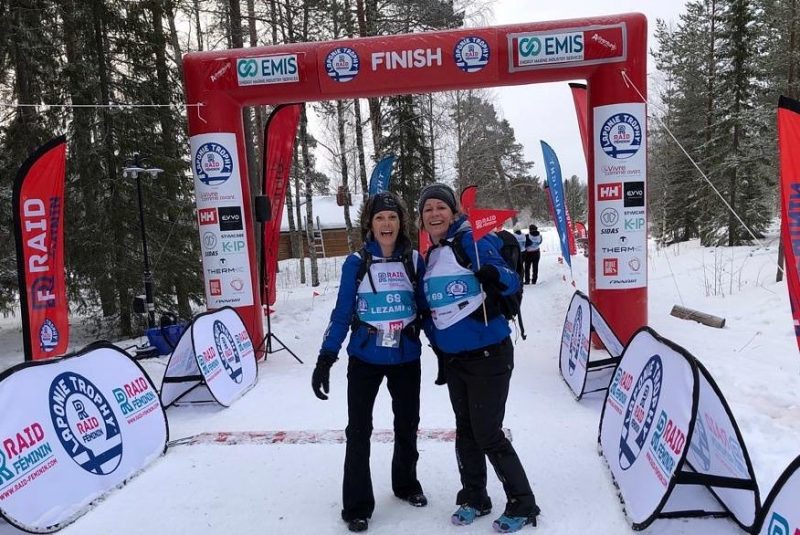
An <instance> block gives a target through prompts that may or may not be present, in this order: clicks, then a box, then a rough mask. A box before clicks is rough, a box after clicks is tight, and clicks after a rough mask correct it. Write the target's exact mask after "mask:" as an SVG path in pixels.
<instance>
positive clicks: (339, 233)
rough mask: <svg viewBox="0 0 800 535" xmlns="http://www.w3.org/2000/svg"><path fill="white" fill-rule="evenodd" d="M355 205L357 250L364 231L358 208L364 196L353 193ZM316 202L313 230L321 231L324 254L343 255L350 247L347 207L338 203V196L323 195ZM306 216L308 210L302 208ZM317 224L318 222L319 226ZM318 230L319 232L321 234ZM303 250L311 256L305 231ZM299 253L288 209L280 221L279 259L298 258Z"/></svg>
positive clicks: (355, 241) (354, 238)
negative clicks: (345, 214)
mask: <svg viewBox="0 0 800 535" xmlns="http://www.w3.org/2000/svg"><path fill="white" fill-rule="evenodd" d="M352 197H353V206H351V207H350V219H351V221H352V224H353V246H354V248H355V249H358V248H360V247H361V231H360V227H359V221H358V211H359V209H360V208H361V200H362V196H361V195H353V196H352ZM312 202H313V203H314V208H313V213H314V219H315V221H314V226H315V229H314V230H319V231H320V232H319V233H321V235H322V245H323V247H324V249H325V256H344V255H347V254H348V253H349V252H350V250H349V249H348V247H347V230H346V228H345V224H344V208H343V207H342V206H338V205H337V204H336V196H335V195H320V196H315V197H313V200H312ZM302 211H303V216H304V217H305V209H304V208H303V209H302ZM317 223H318V224H319V225H318V226H317ZM319 233H318V234H319ZM302 241H303V253H304V254H305V256H308V240H307V239H306V235H305V232H304V233H303V240H302ZM299 256H300V255H299V254H297V252H294V251H293V250H292V245H291V236H290V232H289V219H288V216H287V213H286V209H284V211H283V219H282V220H281V235H280V241H279V244H278V260H286V259H287V258H299Z"/></svg>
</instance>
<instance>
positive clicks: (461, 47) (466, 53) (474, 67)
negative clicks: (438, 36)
mask: <svg viewBox="0 0 800 535" xmlns="http://www.w3.org/2000/svg"><path fill="white" fill-rule="evenodd" d="M489 52H490V51H489V43H487V42H486V41H484V40H483V39H481V38H480V37H464V38H463V39H461V40H460V41H459V42H458V43H456V47H455V50H454V51H453V56H454V57H455V59H456V67H458V68H459V69H461V70H462V71H464V72H478V71H479V70H481V69H483V68H484V67H485V66H486V65H487V64H488V63H489Z"/></svg>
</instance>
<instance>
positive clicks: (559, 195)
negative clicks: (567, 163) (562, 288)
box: [541, 141, 572, 270]
mask: <svg viewBox="0 0 800 535" xmlns="http://www.w3.org/2000/svg"><path fill="white" fill-rule="evenodd" d="M541 144H542V154H543V155H544V167H545V169H546V170H547V186H548V189H549V190H550V199H551V200H552V201H553V212H554V213H555V218H556V229H557V230H558V241H560V242H561V256H563V257H564V260H565V261H566V262H567V265H568V266H569V269H570V270H572V261H571V260H570V257H569V243H568V242H567V239H568V237H567V206H566V204H565V203H564V183H563V181H562V179H561V165H560V164H559V163H558V156H556V153H555V151H554V150H553V149H552V147H550V145H548V144H547V143H545V142H544V141H542V142H541Z"/></svg>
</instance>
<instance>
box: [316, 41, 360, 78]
mask: <svg viewBox="0 0 800 535" xmlns="http://www.w3.org/2000/svg"><path fill="white" fill-rule="evenodd" d="M360 68H361V60H360V59H359V58H358V53H356V51H355V50H353V49H352V48H350V47H346V46H342V47H338V48H334V49H333V50H331V51H330V52H328V55H327V56H326V57H325V72H327V73H328V76H330V77H331V78H332V79H334V80H336V81H337V82H349V81H350V80H352V79H353V78H355V77H356V76H357V75H358V71H359V69H360Z"/></svg>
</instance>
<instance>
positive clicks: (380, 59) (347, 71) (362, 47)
mask: <svg viewBox="0 0 800 535" xmlns="http://www.w3.org/2000/svg"><path fill="white" fill-rule="evenodd" d="M497 57H498V52H497V35H496V32H494V31H491V30H486V29H470V30H464V31H458V32H446V33H442V34H431V35H425V36H421V37H420V36H416V37H415V38H414V39H412V40H410V41H409V40H406V41H402V42H400V41H398V40H397V39H377V38H370V39H350V40H348V41H347V42H346V43H345V42H339V43H335V44H334V43H331V44H327V45H322V46H321V47H320V49H319V52H318V59H317V68H318V70H319V82H320V91H321V92H322V94H323V95H326V94H327V95H332V94H336V93H342V92H348V93H352V92H353V91H365V92H376V91H387V90H388V91H391V92H393V93H403V92H404V91H403V90H405V89H408V90H411V89H414V88H415V87H417V85H418V80H419V78H420V77H424V78H425V79H426V84H428V85H430V86H431V87H434V86H438V87H441V88H442V89H445V88H451V87H457V86H458V85H459V84H465V83H467V84H491V83H492V82H496V81H497V80H498V64H497Z"/></svg>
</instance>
